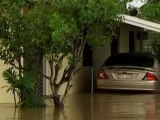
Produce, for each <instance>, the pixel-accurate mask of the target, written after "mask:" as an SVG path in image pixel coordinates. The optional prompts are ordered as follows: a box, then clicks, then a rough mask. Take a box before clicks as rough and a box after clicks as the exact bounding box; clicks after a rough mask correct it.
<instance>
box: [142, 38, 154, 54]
mask: <svg viewBox="0 0 160 120" xmlns="http://www.w3.org/2000/svg"><path fill="white" fill-rule="evenodd" d="M143 51H144V52H152V51H153V49H152V46H151V41H150V40H144V42H143Z"/></svg>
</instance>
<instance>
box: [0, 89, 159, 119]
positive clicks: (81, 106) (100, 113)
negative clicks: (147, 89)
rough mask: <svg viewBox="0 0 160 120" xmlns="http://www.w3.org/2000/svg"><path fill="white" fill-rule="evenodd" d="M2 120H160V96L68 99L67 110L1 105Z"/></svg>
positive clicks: (111, 95)
mask: <svg viewBox="0 0 160 120" xmlns="http://www.w3.org/2000/svg"><path fill="white" fill-rule="evenodd" d="M0 120H160V94H158V93H157V94H155V93H111V92H107V93H95V94H93V95H91V94H87V93H85V94H72V95H69V96H68V98H67V100H66V104H65V106H64V109H55V108H54V107H53V106H52V104H51V103H48V104H47V107H46V108H23V109H20V108H19V109H15V108H14V105H13V104H0Z"/></svg>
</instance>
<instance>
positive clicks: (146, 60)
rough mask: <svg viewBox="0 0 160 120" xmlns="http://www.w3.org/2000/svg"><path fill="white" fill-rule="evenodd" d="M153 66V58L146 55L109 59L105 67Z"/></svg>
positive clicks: (121, 56)
mask: <svg viewBox="0 0 160 120" xmlns="http://www.w3.org/2000/svg"><path fill="white" fill-rule="evenodd" d="M153 64H154V57H152V56H147V55H130V54H129V55H128V54H127V55H117V56H111V57H109V58H108V59H107V60H106V62H105V65H106V66H138V67H152V66H153Z"/></svg>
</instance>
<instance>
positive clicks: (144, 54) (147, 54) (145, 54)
mask: <svg viewBox="0 0 160 120" xmlns="http://www.w3.org/2000/svg"><path fill="white" fill-rule="evenodd" d="M111 56H150V57H155V56H156V54H153V53H148V52H135V53H127V52H124V53H117V54H114V55H111Z"/></svg>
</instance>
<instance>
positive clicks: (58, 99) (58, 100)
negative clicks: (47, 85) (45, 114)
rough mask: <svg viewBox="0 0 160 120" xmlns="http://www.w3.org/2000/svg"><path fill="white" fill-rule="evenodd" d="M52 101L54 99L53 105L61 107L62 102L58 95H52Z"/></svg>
mask: <svg viewBox="0 0 160 120" xmlns="http://www.w3.org/2000/svg"><path fill="white" fill-rule="evenodd" d="M53 101H54V105H55V107H57V108H58V107H63V104H62V103H61V100H60V96H59V95H57V96H54V97H53Z"/></svg>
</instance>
